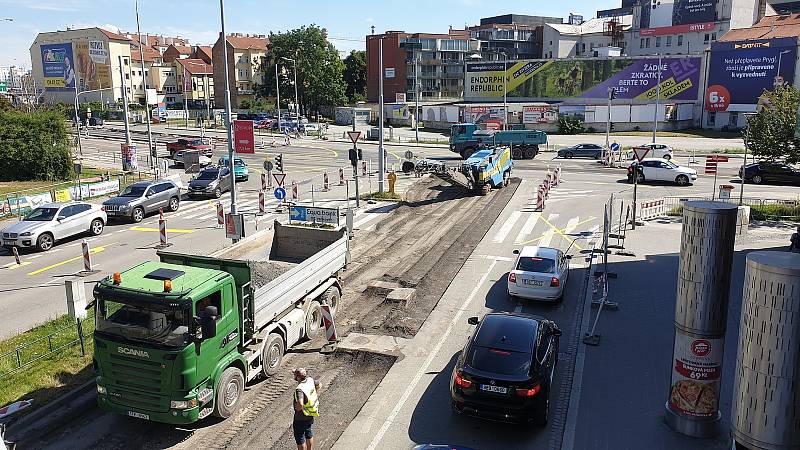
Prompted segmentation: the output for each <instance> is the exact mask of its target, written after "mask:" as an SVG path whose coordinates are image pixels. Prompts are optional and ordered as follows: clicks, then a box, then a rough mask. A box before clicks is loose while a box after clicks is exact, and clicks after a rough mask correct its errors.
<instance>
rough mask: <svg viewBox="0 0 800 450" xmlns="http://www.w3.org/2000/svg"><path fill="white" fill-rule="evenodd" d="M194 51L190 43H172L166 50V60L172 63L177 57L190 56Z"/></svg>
mask: <svg viewBox="0 0 800 450" xmlns="http://www.w3.org/2000/svg"><path fill="white" fill-rule="evenodd" d="M192 51H193V50H192V47H190V46H188V45H175V44H170V45H169V47H167V49H166V50H164V62H168V63H171V62H173V61H175V60H176V59H181V58H189V57H190V56H192Z"/></svg>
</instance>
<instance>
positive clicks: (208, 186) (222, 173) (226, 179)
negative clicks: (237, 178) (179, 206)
mask: <svg viewBox="0 0 800 450" xmlns="http://www.w3.org/2000/svg"><path fill="white" fill-rule="evenodd" d="M230 173H231V172H230V170H228V168H227V167H206V168H205V169H203V171H202V172H200V173H199V174H197V176H196V177H195V178H193V179H192V181H190V182H189V188H188V189H187V194H189V197H192V198H194V197H214V198H220V197H221V196H222V193H223V192H227V191H230V190H231V176H230Z"/></svg>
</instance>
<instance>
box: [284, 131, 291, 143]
mask: <svg viewBox="0 0 800 450" xmlns="http://www.w3.org/2000/svg"><path fill="white" fill-rule="evenodd" d="M283 137H284V145H292V139H291V137H290V136H289V129H288V128H284V129H283Z"/></svg>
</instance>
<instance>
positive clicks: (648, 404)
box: [563, 220, 791, 450]
mask: <svg viewBox="0 0 800 450" xmlns="http://www.w3.org/2000/svg"><path fill="white" fill-rule="evenodd" d="M790 234H791V231H783V230H780V229H777V228H771V229H766V230H765V229H759V230H753V229H751V231H750V234H748V236H746V237H744V238H742V239H737V242H736V246H735V256H734V261H733V269H732V273H731V296H730V307H729V312H728V326H727V334H726V337H725V358H724V363H723V373H722V377H723V378H722V391H721V401H720V410H721V411H722V422H721V427H720V428H721V430H722V431H721V433H720V435H719V436H718V437H717V438H715V439H694V438H690V437H686V436H683V435H681V434H678V433H675V432H673V431H672V430H671V429H670V428H669V427H668V426H667V425H666V424H665V423H664V421H663V417H664V404H665V402H666V401H667V396H668V390H669V382H670V375H671V359H672V347H673V339H674V334H673V333H674V325H673V323H674V316H675V298H676V291H677V280H676V278H677V271H678V262H679V252H680V241H681V224H680V223H674V222H673V221H671V220H664V221H662V223H658V221H652V222H647V225H645V226H643V227H637V229H636V231H630V230H629V231H628V235H627V240H626V241H625V247H626V249H627V250H628V251H632V252H634V253H635V254H636V256H635V257H625V256H617V255H611V256H609V265H608V270H609V272H615V273H616V274H617V278H616V279H613V278H612V279H611V282H610V287H609V291H610V296H609V297H610V300H611V301H614V302H618V303H619V310H618V311H611V310H604V311H603V312H602V315H601V317H600V320H599V323H598V326H597V331H596V333H599V334H601V335H602V337H601V341H600V345H599V346H597V347H592V346H586V345H584V344H579V345H581V348H579V355H578V360H580V359H581V356H580V352H581V351H582V352H584V353H585V355H584V356H585V360H584V365H583V375H582V376H583V378H582V383H581V384H580V385H579V386H575V387H573V392H572V395H573V400H572V403H571V405H570V409H571V411H570V417H571V420H568V423H567V426H566V430H567V431H566V434H565V438H564V443H565V445H564V447H563V448H564V449H566V450H571V449H588V448H592V449H623V448H625V449H628V448H647V449H664V450H671V449H677V448H680V449H687V450H691V449H697V450H700V449H704V450H705V449H720V450H722V449H727V448H730V410H731V403H732V398H731V397H732V395H733V381H734V372H735V366H736V352H737V343H738V337H739V336H738V333H739V321H740V313H741V297H742V282H743V277H744V268H745V260H746V255H747V253H748V252H749V251H753V250H761V249H777V250H784V249H785V248H786V246H787V245H788V239H789V236H790ZM654 237H657V238H656V239H654ZM612 241H613V240H612ZM612 243H613V242H612ZM587 301H588V300H587ZM586 311H587V313H588V311H589V307H588V306H587V309H586ZM596 313H597V309H596V308H591V313H590V314H584V320H583V331H584V332H588V329H589V328H590V327H591V324H592V321H593V320H594V318H595V315H596ZM580 369H581V368H580V367H577V368H576V372H578V371H580ZM576 396H577V397H576ZM576 400H577V403H576ZM572 408H575V410H572Z"/></svg>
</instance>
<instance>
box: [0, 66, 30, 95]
mask: <svg viewBox="0 0 800 450" xmlns="http://www.w3.org/2000/svg"><path fill="white" fill-rule="evenodd" d="M29 72H30V71H28V70H25V68H24V67H20V66H0V83H5V85H6V89H7V90H8V91H13V90H20V89H22V86H23V84H24V80H25V78H26V77H27V76H28V74H29Z"/></svg>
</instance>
